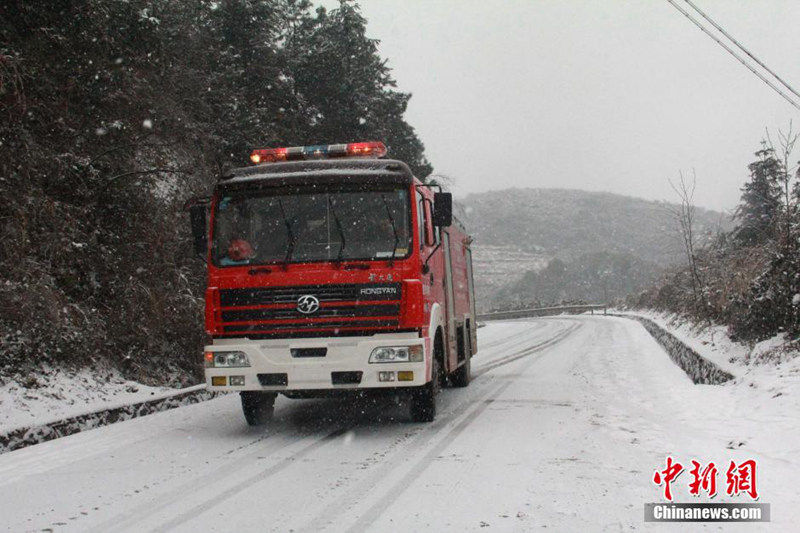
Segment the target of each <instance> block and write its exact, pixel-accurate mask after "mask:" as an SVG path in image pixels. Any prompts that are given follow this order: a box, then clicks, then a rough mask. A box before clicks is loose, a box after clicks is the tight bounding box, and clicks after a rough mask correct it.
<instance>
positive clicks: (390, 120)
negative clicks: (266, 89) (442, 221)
mask: <svg viewBox="0 0 800 533" xmlns="http://www.w3.org/2000/svg"><path fill="white" fill-rule="evenodd" d="M366 23H367V21H366V19H365V18H364V17H363V16H362V15H361V12H360V10H359V8H358V5H357V4H355V3H354V2H352V1H351V0H340V4H339V7H338V8H337V9H334V10H332V11H331V12H327V11H326V10H325V9H324V8H319V9H318V10H317V13H316V17H315V18H313V19H309V20H306V21H304V23H303V24H301V25H300V26H299V27H298V28H297V31H296V32H295V33H294V34H293V35H292V37H291V38H290V40H289V42H288V44H287V48H288V52H289V55H290V61H291V71H292V74H293V76H294V82H295V88H296V90H297V93H298V98H299V99H300V100H301V101H302V102H304V103H306V105H307V110H308V126H309V127H308V129H307V130H306V131H305V132H304V134H305V135H304V139H303V143H304V144H306V143H314V144H328V143H340V142H353V141H362V140H382V141H384V142H385V143H386V144H387V146H388V147H389V150H390V155H391V156H393V157H396V158H398V159H402V160H403V161H405V162H407V163H408V164H409V166H410V167H411V169H412V171H413V172H414V173H415V174H416V175H417V176H419V177H420V178H425V177H427V176H428V175H429V174H430V173H431V170H432V167H431V166H430V164H429V163H428V162H427V160H426V159H425V156H424V153H423V151H424V147H423V145H422V143H421V142H420V140H419V139H418V138H417V136H416V134H415V133H414V130H413V129H412V128H411V126H409V125H408V124H407V123H406V122H405V121H404V120H403V114H404V113H405V110H406V106H407V104H408V100H409V98H410V95H409V94H404V93H401V92H398V91H396V90H395V87H396V83H395V81H394V79H393V78H392V77H391V69H389V67H388V66H387V65H386V61H384V60H383V59H381V57H380V55H379V54H378V41H377V40H375V39H370V38H368V37H367V35H366Z"/></svg>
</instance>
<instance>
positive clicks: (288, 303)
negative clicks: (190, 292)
mask: <svg viewBox="0 0 800 533" xmlns="http://www.w3.org/2000/svg"><path fill="white" fill-rule="evenodd" d="M401 287H402V286H401V284H400V283H377V284H347V285H303V286H298V287H264V288H257V289H223V290H220V303H221V304H222V308H221V310H220V314H219V315H218V316H219V317H220V318H221V322H222V324H221V325H222V334H223V335H230V336H233V335H239V336H242V335H246V336H248V337H251V338H255V337H257V336H258V337H261V336H287V337H289V336H291V337H297V336H306V335H318V334H320V333H322V334H328V335H330V334H333V335H342V334H347V332H352V331H354V330H359V331H363V332H364V333H365V334H371V333H373V332H375V331H377V330H384V331H385V330H387V329H392V328H397V327H398V326H399V324H400V300H401V296H402V294H401V291H402V289H401ZM306 295H311V296H314V297H316V298H317V300H319V302H320V306H319V309H317V310H316V311H315V312H313V313H310V314H305V313H301V312H300V311H299V309H298V308H297V303H298V299H300V298H301V297H302V296H306Z"/></svg>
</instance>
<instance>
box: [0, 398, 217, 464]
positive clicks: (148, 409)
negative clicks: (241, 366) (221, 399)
mask: <svg viewBox="0 0 800 533" xmlns="http://www.w3.org/2000/svg"><path fill="white" fill-rule="evenodd" d="M218 395H219V393H214V392H209V391H208V390H206V386H205V385H196V386H194V387H188V388H187V389H184V390H182V391H179V392H176V393H174V394H171V395H169V396H166V397H165V396H162V397H159V398H155V399H152V400H144V401H141V402H136V403H132V404H127V405H117V406H114V407H109V408H106V409H101V410H98V411H93V412H91V413H84V414H80V415H75V416H71V417H68V418H63V419H61V420H55V421H53V422H48V423H47V424H41V425H36V426H28V427H20V428H14V429H11V430H9V431H6V432H4V433H0V454H2V453H6V452H10V451H13V450H18V449H20V448H25V447H26V446H32V445H34V444H40V443H42V442H47V441H49V440H53V439H58V438H60V437H66V436H68V435H73V434H75V433H80V432H81V431H86V430H89V429H94V428H98V427H102V426H108V425H110V424H114V423H116V422H123V421H125V420H131V419H133V418H139V417H140V416H147V415H151V414H154V413H159V412H161V411H168V410H170V409H175V408H176V407H183V406H185V405H191V404H195V403H200V402H204V401H207V400H210V399H212V398H215V397H216V396H218Z"/></svg>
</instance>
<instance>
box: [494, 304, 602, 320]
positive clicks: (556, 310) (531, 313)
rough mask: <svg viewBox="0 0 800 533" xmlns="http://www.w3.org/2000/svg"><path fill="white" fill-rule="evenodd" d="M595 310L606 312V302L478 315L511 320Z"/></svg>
mask: <svg viewBox="0 0 800 533" xmlns="http://www.w3.org/2000/svg"><path fill="white" fill-rule="evenodd" d="M587 311H588V312H591V314H594V313H595V311H598V312H599V311H602V312H603V314H604V315H605V314H606V305H605V304H589V305H564V306H558V307H539V308H537V309H517V310H514V311H498V312H496V313H484V314H482V315H478V320H510V319H513V318H531V317H537V316H552V315H562V314H565V313H566V314H578V313H586V312H587Z"/></svg>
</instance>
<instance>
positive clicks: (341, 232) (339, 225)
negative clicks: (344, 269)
mask: <svg viewBox="0 0 800 533" xmlns="http://www.w3.org/2000/svg"><path fill="white" fill-rule="evenodd" d="M328 207H330V208H331V214H332V215H333V220H334V222H336V229H338V230H339V236H340V237H341V238H342V245H341V246H339V253H338V254H336V262H337V263H341V262H342V255H343V254H344V247H345V245H346V244H347V241H346V240H345V238H344V230H343V229H342V222H341V220H339V217H338V216H336V209H334V208H333V199H332V198H331V197H330V196H328Z"/></svg>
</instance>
